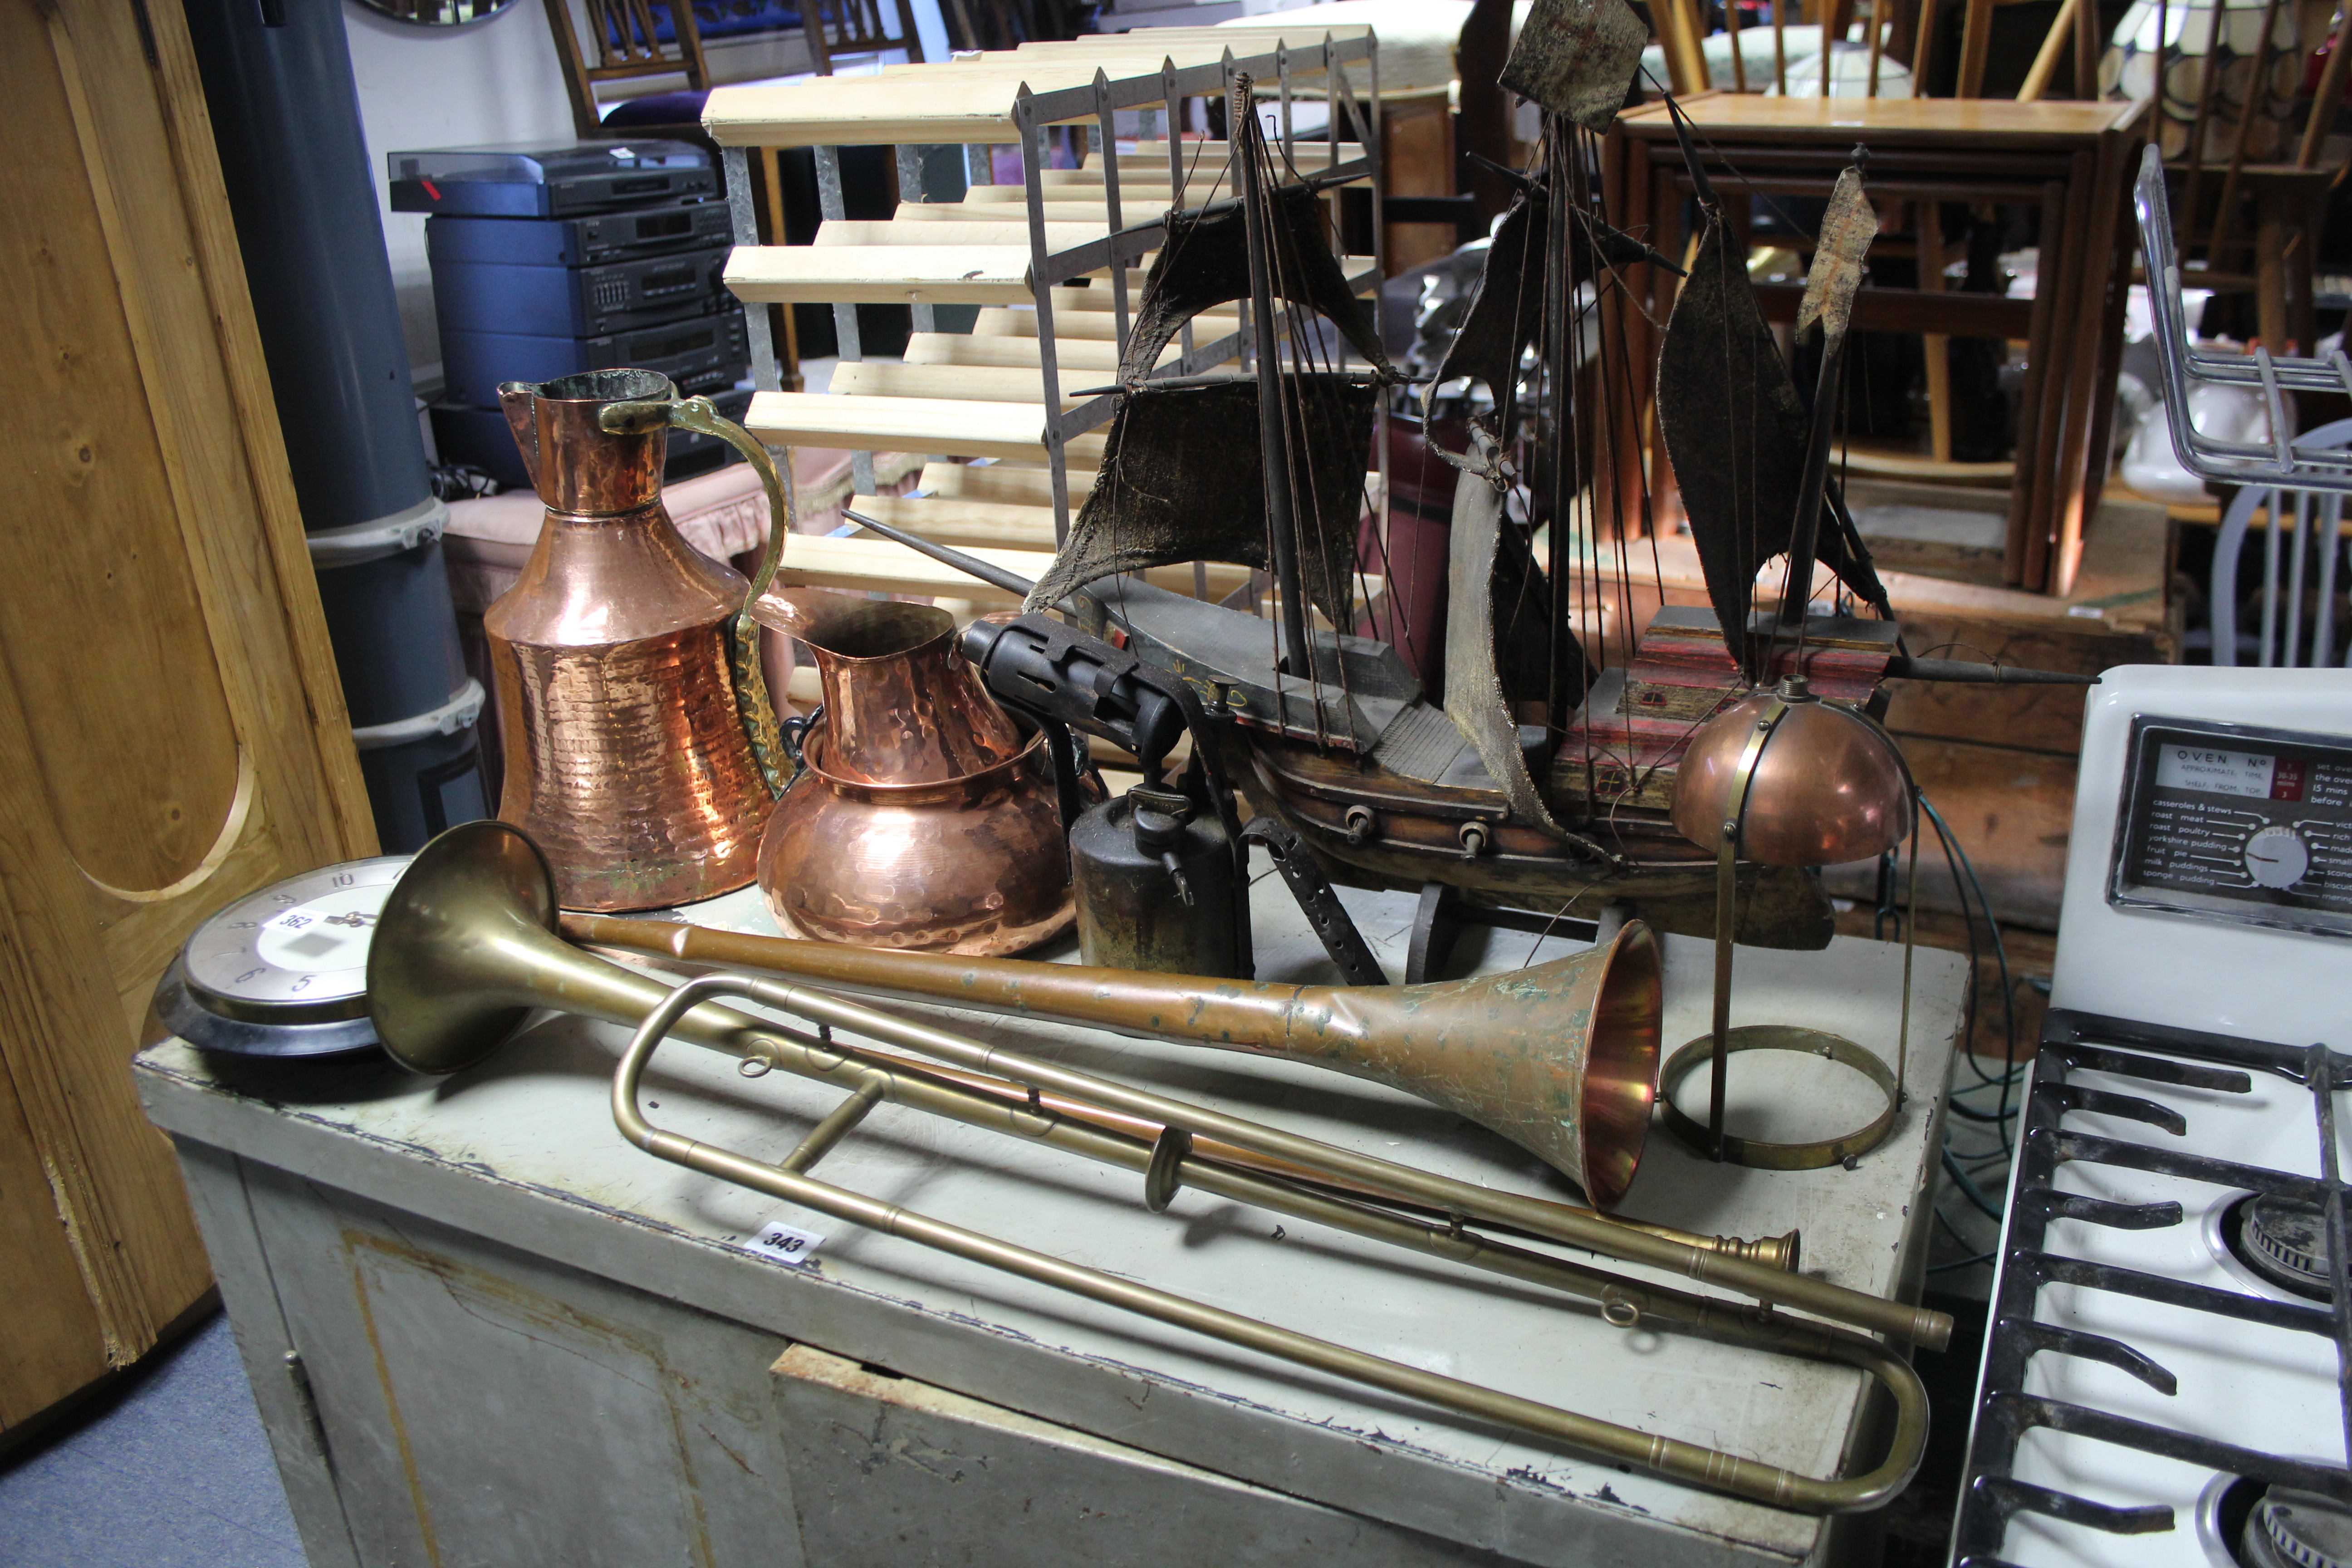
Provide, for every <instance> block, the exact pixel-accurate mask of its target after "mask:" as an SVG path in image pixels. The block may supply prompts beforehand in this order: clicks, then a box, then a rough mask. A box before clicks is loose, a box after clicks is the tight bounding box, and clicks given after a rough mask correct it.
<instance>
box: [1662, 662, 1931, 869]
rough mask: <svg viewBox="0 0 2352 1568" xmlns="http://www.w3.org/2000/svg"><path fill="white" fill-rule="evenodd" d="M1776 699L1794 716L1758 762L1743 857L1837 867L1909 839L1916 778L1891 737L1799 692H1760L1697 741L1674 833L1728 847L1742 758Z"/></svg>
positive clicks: (1678, 797) (1678, 781)
mask: <svg viewBox="0 0 2352 1568" xmlns="http://www.w3.org/2000/svg"><path fill="white" fill-rule="evenodd" d="M1791 684H1792V685H1793V684H1794V683H1793V682H1792V683H1791ZM1775 700H1779V701H1781V702H1784V703H1785V704H1786V705H1787V711H1786V712H1785V713H1783V714H1781V715H1780V721H1779V722H1778V723H1776V724H1774V725H1773V727H1772V731H1771V733H1770V734H1769V736H1767V737H1766V738H1765V741H1764V746H1763V750H1762V752H1761V753H1760V754H1759V756H1758V757H1757V759H1756V763H1755V775H1754V777H1753V779H1752V780H1751V781H1750V782H1749V784H1748V801H1747V809H1746V810H1745V811H1744V812H1743V813H1742V814H1741V817H1740V828H1739V853H1740V857H1741V858H1743V859H1748V860H1753V861H1756V862H1758V863H1759V864H1762V865H1766V866H1839V865H1843V864H1844V863H1846V862H1847V861H1850V860H1867V859H1869V858H1871V857H1872V856H1874V855H1876V854H1879V853H1881V852H1882V851H1884V850H1886V849H1889V848H1891V847H1894V846H1895V845H1897V844H1900V843H1902V842H1903V840H1904V839H1906V838H1907V837H1910V835H1911V775H1910V773H1909V771H1908V770H1907V769H1906V767H1905V766H1904V763H1903V752H1902V750H1901V748H1899V747H1897V746H1896V745H1895V740H1894V737H1893V736H1891V735H1889V734H1887V732H1886V731H1884V730H1882V729H1880V728H1879V727H1878V726H1877V725H1876V724H1875V723H1874V722H1872V721H1870V720H1869V719H1868V718H1867V717H1865V716H1864V715H1863V714H1861V713H1858V712H1856V711H1854V710H1853V709H1851V708H1847V707H1843V706H1842V705H1840V704H1838V703H1834V702H1824V701H1822V700H1820V699H1819V698H1816V697H1811V696H1809V695H1807V694H1805V693H1804V692H1803V691H1802V690H1801V689H1800V690H1792V691H1783V692H1781V693H1780V694H1777V697H1776V694H1775V693H1772V692H1767V691H1759V692H1754V693H1752V694H1750V695H1749V696H1748V697H1745V698H1743V699H1741V700H1739V701H1738V702H1735V703H1733V704H1732V705H1731V706H1730V707H1728V708H1727V709H1725V710H1723V711H1722V712H1720V713H1717V715H1716V716H1715V717H1714V718H1712V719H1710V720H1708V721H1706V724H1705V725H1704V726H1702V727H1701V728H1700V730H1699V731H1698V733H1697V734H1696V735H1694V736H1693V737H1692V738H1691V742H1690V744H1689V745H1688V746H1686V747H1685V748H1684V750H1683V760H1682V766H1681V768H1680V769H1679V770H1678V772H1677V773H1676V775H1675V799H1674V822H1675V831H1676V832H1678V833H1680V834H1681V835H1682V836H1683V837H1685V838H1687V839H1689V840H1690V841H1691V842H1692V843H1694V844H1696V845H1697V846H1699V847H1701V848H1703V849H1713V848H1715V847H1717V846H1718V845H1719V844H1721V843H1722V842H1723V829H1724V822H1725V817H1726V814H1727V812H1728V811H1729V809H1730V799H1731V789H1732V784H1733V782H1734V779H1735V777H1736V775H1737V774H1738V771H1739V763H1740V759H1741V758H1742V756H1743V755H1744V754H1745V753H1746V752H1747V749H1748V742H1749V741H1750V740H1752V739H1753V738H1754V736H1755V734H1756V731H1757V726H1758V724H1759V721H1762V720H1764V719H1765V718H1767V717H1768V716H1769V712H1770V710H1771V706H1772V704H1773V702H1774V701H1775Z"/></svg>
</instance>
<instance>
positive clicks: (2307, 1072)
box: [1953, 667, 2352, 1568]
mask: <svg viewBox="0 0 2352 1568" xmlns="http://www.w3.org/2000/svg"><path fill="white" fill-rule="evenodd" d="M2347 1051H2352V671H2345V670H2265V669H2203V668H2171V667H2132V668H2122V669H2116V670H2110V671H2108V672H2107V675H2106V676H2105V679H2103V681H2102V683H2101V684H2100V685H2099V686H2098V687H2096V688H2095V689H2094V690H2093V692H2092V694H2091V702H2090V705H2089V710H2088V714H2087V716H2086V719H2085V721H2084V739H2083V763H2082V773H2081V783H2080V784H2079V785H2078V786H2077V791H2076V798H2075V804H2074V833H2073V837H2072V840H2071V844H2070V848H2069V851H2068V864H2067V875H2066V889H2065V898H2064V903H2063V910H2062V914H2061V918H2060V926H2059V933H2058V955H2057V965H2056V970H2055V973H2054V976H2053V983H2052V992H2051V1012H2050V1022H2049V1025H2048V1026H2047V1027H2046V1028H2045V1031H2044V1035H2043V1038H2042V1044H2041V1047H2040V1050H2039V1052H2038V1054H2037V1056H2036V1058H2035V1060H2034V1063H2033V1066H2032V1071H2031V1074H2030V1078H2029V1079H2028V1083H2027V1088H2026V1090H2025V1092H2024V1095H2023V1100H2022V1110H2021V1115H2020V1119H2019V1125H2018V1128H2017V1130H2016V1138H2017V1147H2018V1153H2017V1158H2016V1161H2015V1163H2014V1164H2013V1166H2012V1169H2011V1182H2010V1188H2009V1194H2008V1202H2007V1205H2006V1208H2005V1210H2004V1218H2003V1221H2002V1226H2001V1236H2000V1256H1999V1258H1998V1261H1997V1273H1996V1277H1995V1282H1994V1287H1993V1298H1992V1304H1991V1318H1990V1324H1989V1331H1988V1333H1987V1336H1986V1349H1985V1358H1984V1363H1983V1365H1982V1368H1981V1369H1980V1372H1979V1383H1978V1390H1977V1401H1976V1407H1975V1410H1974V1413H1973V1416H1972V1423H1971V1427H1970V1433H1969V1458H1968V1468H1967V1471H1966V1475H1965V1478H1964V1480H1963V1485H1962V1489H1961V1499H1960V1509H1959V1513H1958V1520H1957V1521H1956V1524H1955V1531H1954V1540H1953V1556H1954V1559H1955V1561H1956V1562H1957V1563H1962V1564H1968V1565H1973V1568H1991V1565H1994V1564H2000V1563H2011V1564H2018V1565H2020V1568H2035V1565H2039V1564H2045V1563H2053V1564H2054V1563H2085V1564H2106V1563H2119V1564H2120V1563H2130V1564H2135V1565H2150V1564H2182V1565H2190V1564H2194V1565H2196V1568H2237V1565H2240V1564H2243V1565H2245V1568H2275V1565H2277V1564H2296V1565H2299V1568H2326V1565H2327V1564H2331V1563H2344V1564H2347V1565H2352V1475H2347V1468H2346V1461H2347V1427H2352V1394H2347V1390H2352V1379H2347V1367H2352V1317H2348V1316H2347V1290H2346V1285H2345V1278H2346V1276H2345V1261H2346V1257H2347V1250H2346V1237H2345V1225H2346V1186H2345V1173H2346V1170H2347V1165H2352V1143H2347V1140H2346V1137H2345V1130H2344V1129H2343V1127H2342V1126H2341V1122H2342V1121H2343V1118H2344V1114H2345V1112H2346V1111H2347V1105H2346V1103H2345V1101H2344V1100H2343V1099H2342V1094H2341V1091H2342V1089H2343V1088H2344V1087H2347V1086H2352V1055H2347Z"/></svg>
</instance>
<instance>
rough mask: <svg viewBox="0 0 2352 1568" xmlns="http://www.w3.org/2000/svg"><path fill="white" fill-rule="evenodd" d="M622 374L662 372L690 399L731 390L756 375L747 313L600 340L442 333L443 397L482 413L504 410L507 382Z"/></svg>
mask: <svg viewBox="0 0 2352 1568" xmlns="http://www.w3.org/2000/svg"><path fill="white" fill-rule="evenodd" d="M622 368H629V369H635V370H651V371H658V372H660V373H661V374H664V375H666V376H667V377H669V378H670V380H672V381H674V382H676V383H677V389H678V391H679V392H680V393H682V394H684V395H687V396H688V397H691V396H693V395H696V394H698V393H717V392H723V391H725V390H727V389H728V388H730V387H731V386H733V385H734V384H736V383H737V382H739V381H742V380H744V379H746V378H747V377H749V376H750V375H751V344H750V342H749V341H748V340H747V338H746V337H745V334H744V328H743V310H742V307H741V306H740V305H730V306H729V307H728V308H727V309H725V310H719V311H716V312H714V313H713V314H710V315H708V316H695V317H691V318H689V319H688V320H686V321H664V322H662V323H661V324H660V325H659V326H653V327H636V328H633V329H631V330H630V331H625V332H610V333H607V334H605V335H604V336H603V337H594V338H550V337H532V336H529V335H526V334H523V333H520V332H469V331H462V330H453V329H451V328H448V327H446V326H445V327H444V328H442V330H441V378H442V388H443V390H442V395H443V397H444V398H446V400H447V401H448V402H451V403H459V404H466V405H470V406H472V407H476V408H490V407H494V406H496V405H497V404H498V401H499V383H500V382H502V381H553V380H554V379H555V378H556V377H557V376H559V375H570V374H572V373H573V372H575V371H583V370H618V369H622Z"/></svg>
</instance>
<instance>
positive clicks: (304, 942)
mask: <svg viewBox="0 0 2352 1568" xmlns="http://www.w3.org/2000/svg"><path fill="white" fill-rule="evenodd" d="M411 858H412V857H410V856H406V855H386V856H383V857H381V858H377V859H373V860H352V861H347V862H345V863H344V864H342V865H340V866H322V867H320V868H319V869H318V870H315V871H306V872H304V873H303V874H302V875H301V876H299V877H289V878H288V879H286V880H285V881H283V882H279V883H278V884H276V885H275V886H273V887H268V888H264V889H261V890H260V891H259V892H257V893H248V894H247V895H246V896H245V897H244V898H242V899H239V900H237V901H236V902H235V903H233V904H231V905H229V906H228V908H226V909H225V910H221V911H220V912H219V913H217V914H215V915H214V916H213V917H212V918H211V919H209V920H207V921H205V923H204V924H202V925H200V926H198V927H197V928H196V930H195V934H194V935H193V936H191V937H189V938H188V941H187V945H185V946H184V947H183V948H182V949H181V950H180V955H179V956H178V957H177V958H174V959H173V961H172V967H171V968H169V969H167V970H165V971H164V972H163V980H162V981H161V983H159V984H157V986H156V988H155V1013H156V1016H158V1017H160V1018H161V1019H162V1020H163V1025H164V1026H165V1027H166V1028H169V1029H170V1030H171V1031H172V1032H173V1034H175V1035H177V1036H179V1037H181V1038H182V1039H184V1040H186V1041H187V1042H188V1043H189V1044H190V1045H192V1046H195V1047H199V1048H200V1049H203V1050H207V1051H226V1052H229V1053H232V1054H235V1055H237V1056H249V1057H280V1058H285V1057H341V1056H353V1055H357V1054H359V1053H361V1052H364V1051H372V1050H374V1049H375V1048H376V1038H375V1026H374V1025H373V1023H371V1022H370V1021H369V1019H368V999H367V961H368V942H369V941H370V939H371V938H373V936H374V935H375V924H376V916H377V914H378V912H379V911H381V910H383V902H384V900H385V899H386V898H388V897H390V896H391V893H392V885H393V884H394V882H397V881H398V880H400V874H401V873H402V872H403V871H405V870H406V869H408V862H409V860H410V859H411Z"/></svg>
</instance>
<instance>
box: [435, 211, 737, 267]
mask: <svg viewBox="0 0 2352 1568" xmlns="http://www.w3.org/2000/svg"><path fill="white" fill-rule="evenodd" d="M733 237H734V231H733V229H732V228H731V227H730V226H729V223H728V219H727V205H726V204H725V203H724V202H695V203H689V204H688V205H685V206H673V207H656V208H653V209H652V210H651V211H647V212H625V213H604V214H600V215H599V216H595V217H559V218H516V217H452V216H449V215H447V214H446V213H436V214H434V215H433V216H431V217H429V218H426V219H425V256H426V258H428V259H430V260H431V261H432V263H433V265H435V266H436V267H438V266H440V265H441V264H442V263H443V262H446V261H503V262H509V263H513V264H515V265H518V266H522V267H594V266H598V265H601V264H602V263H604V262H607V261H629V260H634V259H635V258H638V257H643V256H666V255H668V254H669V253H670V252H672V251H677V250H707V249H709V247H712V246H714V245H726V244H728V243H730V241H731V240H732V239H733Z"/></svg>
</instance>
